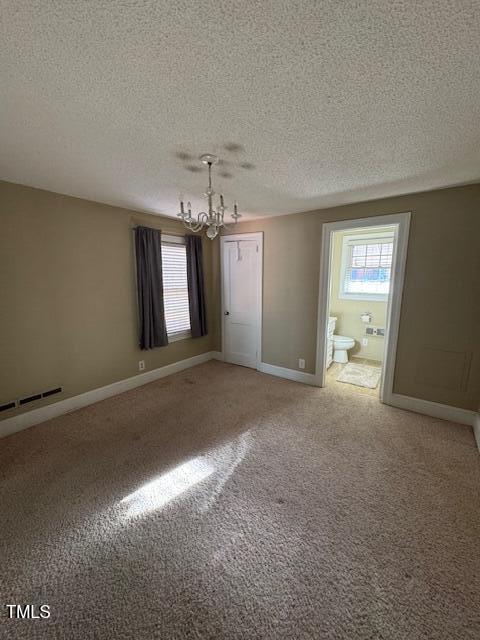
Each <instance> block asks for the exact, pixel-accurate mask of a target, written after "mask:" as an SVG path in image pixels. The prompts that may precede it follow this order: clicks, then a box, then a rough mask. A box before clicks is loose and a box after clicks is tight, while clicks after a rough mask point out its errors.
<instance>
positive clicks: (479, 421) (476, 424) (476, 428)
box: [473, 413, 480, 452]
mask: <svg viewBox="0 0 480 640" xmlns="http://www.w3.org/2000/svg"><path fill="white" fill-rule="evenodd" d="M473 433H474V435H475V440H476V441H477V447H478V451H479V452H480V413H476V414H475V419H474V421H473Z"/></svg>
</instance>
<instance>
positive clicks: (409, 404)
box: [387, 393, 477, 426]
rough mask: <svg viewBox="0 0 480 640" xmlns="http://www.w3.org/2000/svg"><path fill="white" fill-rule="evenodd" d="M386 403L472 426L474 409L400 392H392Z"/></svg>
mask: <svg viewBox="0 0 480 640" xmlns="http://www.w3.org/2000/svg"><path fill="white" fill-rule="evenodd" d="M387 404H391V405H392V406H393V407H398V408H399V409H407V411H414V412H415V413H423V414H424V415H427V416H432V418H441V419H442V420H450V421H451V422H459V423H460V424H469V425H471V426H473V424H474V421H475V416H476V415H477V414H476V413H475V411H469V410H468V409H461V408H459V407H451V406H450V405H448V404H439V403H438V402H430V401H429V400H422V399H421V398H412V397H411V396H404V395H401V394H400V393H392V395H391V396H390V398H389V401H388V403H387Z"/></svg>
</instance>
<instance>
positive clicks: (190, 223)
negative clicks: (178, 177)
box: [177, 153, 242, 240]
mask: <svg viewBox="0 0 480 640" xmlns="http://www.w3.org/2000/svg"><path fill="white" fill-rule="evenodd" d="M200 162H202V163H203V164H206V165H207V166H208V187H207V190H206V191H205V193H204V194H203V195H204V196H205V197H206V198H207V200H208V213H207V212H206V211H201V212H200V213H198V214H197V216H196V218H195V217H194V216H192V205H191V204H190V202H187V210H186V211H185V208H184V205H183V200H180V213H179V214H177V215H178V217H179V218H181V219H182V220H183V224H184V225H185V227H186V228H187V229H189V230H190V231H193V232H194V233H198V232H199V231H201V230H202V229H204V228H205V227H206V229H207V236H208V237H209V238H210V240H213V239H214V238H216V237H217V235H218V233H219V231H220V229H222V228H224V229H226V228H228V227H227V224H226V223H225V222H224V215H225V211H226V210H227V207H226V206H225V204H224V202H223V195H222V194H220V204H219V205H218V206H217V208H216V209H214V207H213V196H214V195H215V191H214V190H213V188H212V165H213V164H217V163H218V157H217V156H214V155H213V154H211V153H205V154H204V155H203V156H200ZM231 217H232V218H233V220H234V223H235V224H236V222H237V220H238V219H239V218H241V217H242V216H241V215H240V214H239V213H238V208H237V203H236V202H235V204H234V205H233V213H232V214H231Z"/></svg>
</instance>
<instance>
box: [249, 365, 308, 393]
mask: <svg viewBox="0 0 480 640" xmlns="http://www.w3.org/2000/svg"><path fill="white" fill-rule="evenodd" d="M258 371H260V372H261V373H268V374H269V375H271V376H277V377H278V378H286V379H287V380H294V381H295V382H301V383H303V384H309V385H311V386H314V387H316V386H317V378H316V376H314V375H313V373H305V372H304V371H297V370H296V369H287V368H286V367H277V366H276V365H274V364H267V363H266V362H261V363H260V364H259V365H258Z"/></svg>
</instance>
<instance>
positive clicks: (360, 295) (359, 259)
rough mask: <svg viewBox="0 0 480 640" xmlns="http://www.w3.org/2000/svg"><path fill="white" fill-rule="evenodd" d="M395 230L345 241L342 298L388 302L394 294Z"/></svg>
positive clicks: (349, 237)
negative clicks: (392, 290) (390, 295)
mask: <svg viewBox="0 0 480 640" xmlns="http://www.w3.org/2000/svg"><path fill="white" fill-rule="evenodd" d="M393 241H394V234H393V231H386V232H382V233H374V234H368V235H347V236H344V238H343V244H342V262H341V265H342V266H341V270H340V288H339V297H340V298H343V299H349V300H379V301H382V300H387V298H388V294H389V292H390V280H391V275H392V257H393Z"/></svg>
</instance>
